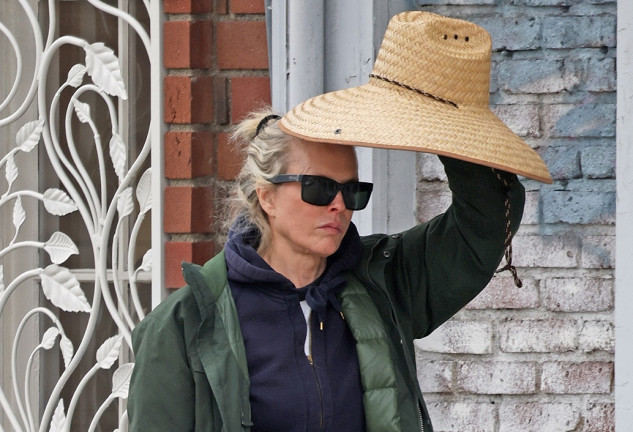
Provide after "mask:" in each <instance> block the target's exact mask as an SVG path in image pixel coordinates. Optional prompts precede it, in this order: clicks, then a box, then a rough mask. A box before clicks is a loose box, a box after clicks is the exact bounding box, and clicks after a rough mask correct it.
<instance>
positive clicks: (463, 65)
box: [372, 12, 492, 107]
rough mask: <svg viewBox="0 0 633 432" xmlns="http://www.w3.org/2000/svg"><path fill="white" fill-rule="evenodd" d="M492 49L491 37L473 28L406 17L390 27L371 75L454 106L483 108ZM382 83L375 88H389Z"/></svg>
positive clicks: (419, 15)
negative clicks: (477, 106)
mask: <svg viewBox="0 0 633 432" xmlns="http://www.w3.org/2000/svg"><path fill="white" fill-rule="evenodd" d="M491 49H492V40H491V37H490V34H489V33H488V32H487V31H486V30H485V29H483V28H482V27H480V26H478V25H476V24H473V23H471V22H467V21H463V20H458V19H454V18H447V17H444V16H441V15H436V14H433V13H429V12H405V13H401V14H398V15H396V16H394V17H393V18H392V19H391V21H390V22H389V25H388V27H387V31H386V32H385V37H384V39H383V42H382V45H381V47H380V51H379V52H378V57H377V58H376V63H375V64H374V69H373V73H372V74H373V75H377V76H378V77H380V78H382V79H383V80H385V81H392V82H395V83H398V84H399V85H401V86H405V87H407V86H408V87H411V88H413V89H416V90H417V91H418V92H420V93H423V94H427V95H431V96H432V97H434V98H437V99H439V100H444V101H448V102H450V103H452V104H456V105H458V106H462V105H479V106H486V107H487V106H488V104H489V96H490V52H491ZM385 81H377V82H376V85H381V86H382V85H384V86H389V85H392V84H389V83H387V82H385ZM402 91H410V90H405V89H402ZM418 97H423V96H419V95H418Z"/></svg>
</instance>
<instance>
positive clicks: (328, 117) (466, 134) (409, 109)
mask: <svg viewBox="0 0 633 432" xmlns="http://www.w3.org/2000/svg"><path fill="white" fill-rule="evenodd" d="M418 13H421V12H418ZM450 20H451V21H458V20H452V19H450ZM388 31H389V30H388ZM385 37H387V35H386V36H385ZM383 44H384V42H383ZM379 56H380V54H379ZM374 71H376V67H375V68H374ZM402 80H406V77H404V78H401V81H402ZM418 85H419V86H424V85H426V86H427V88H428V87H429V86H430V84H427V83H422V84H418ZM485 85H486V88H485V91H486V92H488V83H487V82H486V84H485ZM437 91H438V92H439V91H441V89H439V90H437ZM485 97H486V98H487V94H486V95H485ZM438 99H439V100H438ZM486 100H487V99H486ZM279 127H280V128H281V129H282V130H283V131H284V132H286V133H288V134H290V135H293V136H296V137H299V138H301V139H305V140H308V141H317V142H327V143H335V144H347V145H358V146H367V147H377V148H385V149H401V150H413V151H420V152H428V153H434V154H438V155H444V156H449V157H453V158H456V159H461V160H465V161H469V162H474V163H477V164H481V165H485V166H489V167H492V168H497V169H501V170H504V171H509V172H513V173H516V174H518V175H522V176H525V177H528V178H531V179H534V180H538V181H541V182H544V183H552V179H551V176H550V174H549V171H548V169H547V166H546V165H545V162H544V161H543V160H542V159H541V157H540V156H539V155H538V154H537V153H536V152H535V151H534V150H533V149H532V148H531V147H530V146H529V145H527V144H526V143H525V142H524V141H523V140H522V139H521V138H520V137H518V136H517V135H516V134H515V133H514V132H513V131H512V130H510V129H509V128H508V127H507V126H506V125H505V124H504V123H503V122H502V121H501V120H500V119H499V118H498V117H497V116H496V115H495V114H494V113H493V112H492V111H491V110H490V108H489V107H488V105H487V103H486V104H482V103H476V104H468V103H458V104H452V103H447V101H446V100H442V99H440V98H434V97H428V95H421V94H419V93H417V92H416V91H412V90H411V89H408V88H405V87H403V86H401V85H394V84H393V83H390V82H386V81H385V80H382V79H378V78H370V80H369V83H367V84H365V85H361V86H358V87H352V88H349V89H345V90H339V91H335V92H330V93H326V94H323V95H320V96H317V97H314V98H311V99H308V100H307V101H305V102H303V103H301V104H299V105H298V106H296V107H295V108H293V109H292V110H291V111H289V112H288V113H287V114H286V115H284V116H283V117H282V119H281V120H280V121H279Z"/></svg>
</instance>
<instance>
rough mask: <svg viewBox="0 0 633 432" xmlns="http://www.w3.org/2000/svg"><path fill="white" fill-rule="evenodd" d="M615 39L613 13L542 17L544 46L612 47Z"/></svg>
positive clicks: (614, 18)
mask: <svg viewBox="0 0 633 432" xmlns="http://www.w3.org/2000/svg"><path fill="white" fill-rule="evenodd" d="M615 40H616V17H615V16H613V15H596V16H568V17H545V18H543V46H544V47H545V48H582V47H594V48H599V47H601V46H607V47H614V46H615Z"/></svg>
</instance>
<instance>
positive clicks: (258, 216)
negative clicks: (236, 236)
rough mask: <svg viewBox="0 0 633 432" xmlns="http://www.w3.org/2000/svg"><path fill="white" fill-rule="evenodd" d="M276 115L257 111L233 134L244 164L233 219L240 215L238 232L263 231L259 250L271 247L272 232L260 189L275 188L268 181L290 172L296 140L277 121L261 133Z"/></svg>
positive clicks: (242, 122) (238, 180) (240, 174)
mask: <svg viewBox="0 0 633 432" xmlns="http://www.w3.org/2000/svg"><path fill="white" fill-rule="evenodd" d="M272 114H273V112H272V110H271V109H270V108H265V109H262V110H259V111H254V112H252V113H250V114H249V115H248V116H247V117H246V118H245V119H244V120H242V121H241V122H240V123H239V124H238V125H237V126H236V127H235V129H234V131H233V133H232V134H231V142H232V143H233V144H234V145H235V147H236V148H237V149H238V150H239V151H240V153H241V155H242V156H243V160H244V163H243V165H242V169H241V171H240V173H239V174H238V176H237V179H236V182H235V190H234V194H233V212H232V214H233V217H232V218H230V219H235V217H236V216H239V217H238V219H237V222H238V223H239V225H234V226H233V229H234V230H242V231H246V230H247V229H249V228H250V227H251V226H255V227H256V228H257V229H258V230H259V232H260V234H261V238H260V241H259V245H257V246H256V247H257V249H258V250H265V249H267V248H268V247H269V246H270V243H271V233H270V225H269V223H268V217H267V215H266V213H265V212H264V210H263V209H262V207H261V205H260V203H259V198H258V196H257V188H262V187H264V188H272V187H274V185H273V184H272V183H270V182H269V181H268V180H267V179H268V178H271V177H273V176H275V175H277V174H282V173H284V172H285V171H286V168H287V166H288V163H289V159H290V146H291V143H292V141H293V137H291V136H290V135H288V134H286V133H284V132H283V131H282V130H281V129H279V126H278V125H277V119H269V120H268V121H267V122H266V123H264V125H263V126H261V130H260V131H259V133H257V128H258V126H259V125H260V122H261V121H262V120H263V119H264V118H265V117H267V116H270V115H272ZM230 223H233V221H232V220H231V222H230Z"/></svg>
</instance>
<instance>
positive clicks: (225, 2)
mask: <svg viewBox="0 0 633 432" xmlns="http://www.w3.org/2000/svg"><path fill="white" fill-rule="evenodd" d="M214 5H215V6H214V8H215V12H216V13H217V14H218V15H226V14H227V13H229V0H215V1H214Z"/></svg>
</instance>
